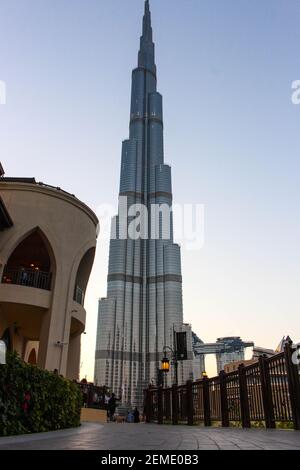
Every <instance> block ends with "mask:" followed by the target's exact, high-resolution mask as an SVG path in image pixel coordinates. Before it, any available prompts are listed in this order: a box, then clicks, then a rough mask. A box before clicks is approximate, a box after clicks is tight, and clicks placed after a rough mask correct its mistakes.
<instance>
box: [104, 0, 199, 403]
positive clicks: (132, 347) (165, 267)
mask: <svg viewBox="0 0 300 470" xmlns="http://www.w3.org/2000/svg"><path fill="white" fill-rule="evenodd" d="M156 72H157V71H156V65H155V46H154V43H153V36H152V27H151V13H150V7H149V0H146V2H145V13H144V18H143V33H142V36H141V39H140V49H139V52H138V66H137V68H135V69H134V70H133V72H132V90H131V110H130V124H129V139H127V140H125V141H124V142H123V144H122V159H121V176H120V193H119V196H120V197H119V212H118V215H117V216H116V217H115V218H114V219H113V227H114V229H113V230H112V235H111V240H110V252H109V267H108V278H107V297H106V298H103V299H100V301H99V314H98V326H97V341H96V354H95V382H96V383H97V384H98V385H106V386H108V387H109V388H110V390H111V391H113V392H114V393H116V394H117V396H122V402H123V403H127V404H131V405H140V404H141V403H142V400H143V389H145V388H146V387H147V386H148V384H149V383H151V382H153V381H154V380H155V378H156V377H157V371H158V368H159V367H160V361H161V359H162V357H163V355H164V349H165V348H166V347H168V348H169V350H171V349H172V348H174V345H173V340H174V328H177V329H178V328H179V329H180V326H181V325H182V326H183V309H182V276H181V255H180V247H179V246H178V245H177V244H176V243H174V242H173V220H172V211H171V210H169V211H168V210H166V209H171V208H172V183H171V168H170V166H169V165H166V164H165V163H164V141H163V134H164V125H163V106H162V95H161V94H160V93H159V92H158V91H157V74H156ZM124 206H125V207H126V211H127V212H126V217H127V220H125V222H126V223H125V224H124V217H123V215H122V223H121V213H120V212H121V211H123V212H124ZM137 208H138V209H137ZM143 208H144V210H143ZM153 208H155V210H154V213H155V214H156V216H157V217H156V216H155V217H153ZM132 209H134V210H132ZM136 211H137V212H139V217H136V218H135V217H134V215H133V214H136ZM142 212H143V217H140V215H141V213H142ZM145 213H146V214H147V215H146V216H145ZM166 214H168V215H166ZM126 217H125V219H126ZM166 218H167V219H168V221H169V224H168V223H166V224H165V223H164V222H166V220H164V219H166ZM121 225H122V227H121ZM124 225H125V226H126V230H125V231H124ZM130 226H131V228H132V226H134V227H135V228H136V231H134V233H136V232H138V231H140V236H139V237H137V236H130V235H128V232H129V230H127V228H128V227H130ZM168 226H169V230H166V229H165V227H168ZM125 232H126V233H125ZM166 232H167V233H166ZM170 348H171V349H170ZM190 359H191V357H190ZM191 362H192V361H185V364H184V365H183V364H181V368H180V364H179V381H180V380H186V379H187V378H190V375H188V376H187V374H186V371H187V369H188V368H189V367H188V363H191ZM190 365H191V364H190ZM190 369H191V368H190ZM188 374H189V373H188ZM168 380H169V382H170V381H171V376H170V377H169V379H168Z"/></svg>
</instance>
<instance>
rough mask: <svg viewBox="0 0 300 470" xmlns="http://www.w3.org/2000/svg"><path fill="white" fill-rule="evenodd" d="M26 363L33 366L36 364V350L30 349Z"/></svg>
mask: <svg viewBox="0 0 300 470" xmlns="http://www.w3.org/2000/svg"><path fill="white" fill-rule="evenodd" d="M27 362H28V364H34V365H35V364H36V363H37V357H36V350H35V349H34V348H32V350H31V351H30V354H29V356H28V361H27Z"/></svg>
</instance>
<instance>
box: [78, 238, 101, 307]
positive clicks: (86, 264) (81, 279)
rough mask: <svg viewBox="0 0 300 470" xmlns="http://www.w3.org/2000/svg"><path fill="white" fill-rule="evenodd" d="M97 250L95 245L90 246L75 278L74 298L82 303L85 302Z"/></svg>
mask: <svg viewBox="0 0 300 470" xmlns="http://www.w3.org/2000/svg"><path fill="white" fill-rule="evenodd" d="M95 252H96V247H95V246H93V247H91V248H89V249H88V250H87V251H86V252H85V254H84V255H83V257H82V258H81V261H80V263H79V266H78V270H77V274H76V280H75V289H74V300H75V301H76V302H77V303H79V304H80V305H83V304H84V297H85V292H86V288H87V284H88V281H89V277H90V274H91V270H92V267H93V263H94V258H95Z"/></svg>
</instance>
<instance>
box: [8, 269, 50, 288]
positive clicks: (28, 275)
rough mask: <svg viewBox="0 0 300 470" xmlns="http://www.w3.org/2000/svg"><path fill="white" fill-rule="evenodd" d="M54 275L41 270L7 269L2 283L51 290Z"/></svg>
mask: <svg viewBox="0 0 300 470" xmlns="http://www.w3.org/2000/svg"><path fill="white" fill-rule="evenodd" d="M51 278H52V274H51V273H48V272H44V271H40V270H34V269H25V268H10V267H7V266H6V267H5V269H4V273H3V277H2V282H3V283H4V284H16V285H19V286H26V287H36V288H37V289H44V290H51Z"/></svg>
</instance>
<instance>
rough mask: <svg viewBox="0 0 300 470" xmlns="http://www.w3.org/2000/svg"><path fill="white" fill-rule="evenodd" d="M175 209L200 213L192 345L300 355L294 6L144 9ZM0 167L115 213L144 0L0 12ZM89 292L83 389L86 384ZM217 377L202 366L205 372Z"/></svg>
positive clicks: (7, 3)
mask: <svg viewBox="0 0 300 470" xmlns="http://www.w3.org/2000/svg"><path fill="white" fill-rule="evenodd" d="M151 9H152V22H153V29H154V40H155V43H156V62H157V66H158V89H159V91H160V92H161V93H162V94H163V96H164V121H165V160H166V162H167V163H170V164H171V165H172V169H173V170H172V172H173V192H174V201H175V202H177V203H200V204H204V205H205V244H204V246H203V248H202V249H201V250H200V251H198V252H195V251H192V252H190V251H186V250H185V249H183V251H182V265H183V288H184V317H185V321H187V322H190V323H192V325H193V329H194V331H195V332H196V333H197V334H198V335H199V336H200V337H201V338H202V339H203V340H204V341H214V340H215V339H216V338H217V337H220V336H225V335H240V336H242V338H243V339H249V340H254V342H255V343H256V344H257V345H260V346H266V347H270V348H272V347H275V346H276V345H277V343H278V342H279V340H280V339H281V337H282V336H283V335H285V334H290V335H291V336H292V338H293V339H294V340H295V341H300V288H299V286H300V250H299V239H300V217H299V215H300V214H299V212H300V210H299V206H300V198H299V191H300V190H299V187H300V184H299V183H300V181H299V180H300V177H299V170H300V163H299V144H300V140H299V139H300V105H299V106H296V105H293V104H292V102H291V94H292V90H291V83H292V81H294V80H297V79H300V55H299V44H300V28H299V24H300V1H299V0H251V1H250V0H227V1H224V0H151ZM0 12H1V15H0V65H1V66H0V80H4V81H5V82H6V85H7V104H6V105H0V157H1V161H2V163H3V165H4V166H5V168H6V172H7V175H10V176H12V175H14V176H35V177H36V178H37V180H40V181H44V182H47V183H49V184H53V185H55V186H61V187H62V188H64V189H65V190H67V191H70V192H71V193H75V194H76V195H77V197H79V198H81V199H82V200H83V201H85V202H86V203H87V204H89V205H90V206H91V207H92V208H93V209H94V210H95V211H96V212H97V208H98V207H99V205H100V204H102V203H110V204H116V202H117V193H118V184H119V168H120V151H121V141H122V140H123V139H125V138H127V137H128V121H129V104H130V83H131V70H132V68H134V67H135V66H136V63H137V50H138V45H139V36H140V34H141V19H142V12H143V0H109V1H107V0H0ZM107 264H108V244H107V242H103V241H100V243H99V246H98V252H97V257H96V261H95V266H94V269H93V273H92V277H91V282H90V285H89V290H88V295H87V300H86V308H87V312H88V317H87V328H86V332H87V334H86V335H85V336H84V338H83V352H82V359H81V361H82V375H85V374H87V375H88V377H89V378H92V377H93V362H94V361H93V357H94V346H95V334H96V331H95V329H96V321H97V299H98V298H99V297H102V296H105V294H106V275H107ZM209 364H210V365H209V366H208V367H210V368H211V369H209V370H211V373H213V366H212V361H211V360H210V361H209Z"/></svg>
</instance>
